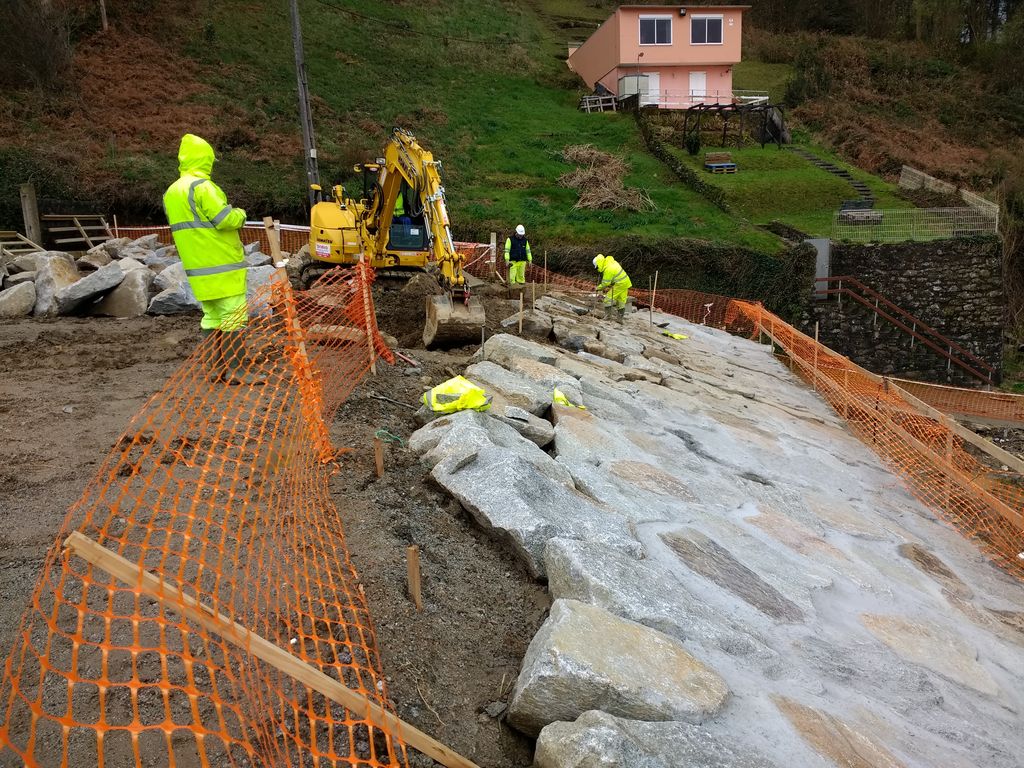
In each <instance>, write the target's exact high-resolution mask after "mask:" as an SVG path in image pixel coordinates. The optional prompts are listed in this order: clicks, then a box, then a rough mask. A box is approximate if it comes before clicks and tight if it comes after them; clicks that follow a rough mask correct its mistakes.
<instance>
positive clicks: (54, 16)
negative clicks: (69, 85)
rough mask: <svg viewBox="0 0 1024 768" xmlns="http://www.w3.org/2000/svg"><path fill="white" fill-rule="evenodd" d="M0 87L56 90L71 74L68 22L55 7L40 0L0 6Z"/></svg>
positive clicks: (8, 0) (10, 1)
mask: <svg viewBox="0 0 1024 768" xmlns="http://www.w3.org/2000/svg"><path fill="white" fill-rule="evenodd" d="M0 51H3V52H4V59H5V62H4V66H3V67H0V86H5V87H10V88H23V87H26V86H31V87H36V88H44V89H47V90H56V89H58V88H60V87H61V86H62V85H63V84H64V82H65V80H66V79H67V76H68V74H69V72H70V70H71V44H70V41H69V29H68V19H67V16H66V14H65V12H64V11H63V10H62V9H60V8H59V7H58V4H52V5H51V4H50V3H47V4H46V5H45V6H44V4H43V3H42V2H41V0H4V2H2V3H0Z"/></svg>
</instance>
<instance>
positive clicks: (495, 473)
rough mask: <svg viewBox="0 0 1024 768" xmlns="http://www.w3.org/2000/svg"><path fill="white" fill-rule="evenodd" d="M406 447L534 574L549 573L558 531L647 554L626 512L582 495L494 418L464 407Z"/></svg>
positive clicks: (551, 463)
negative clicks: (547, 556) (547, 553)
mask: <svg viewBox="0 0 1024 768" xmlns="http://www.w3.org/2000/svg"><path fill="white" fill-rule="evenodd" d="M409 445H410V448H412V450H414V451H416V452H417V453H422V454H423V460H424V461H425V462H427V463H428V464H430V463H433V469H432V470H431V477H432V478H433V479H434V481H435V482H437V483H438V484H439V485H440V486H441V487H443V488H445V489H446V490H447V491H448V492H449V493H450V494H451V495H452V496H454V497H455V498H456V499H458V500H459V502H461V504H462V506H463V507H465V508H466V509H467V510H468V511H469V513H470V514H471V515H472V516H473V517H474V519H476V521H477V522H478V523H479V524H480V525H481V527H483V528H484V529H485V530H488V531H491V532H493V533H494V534H495V535H496V536H498V537H499V538H502V539H503V540H505V541H507V542H508V543H509V544H510V546H511V548H512V550H513V551H514V552H515V553H516V554H517V555H518V556H519V557H520V558H521V559H522V560H523V562H524V563H525V564H526V566H527V568H528V569H529V571H530V572H531V574H533V575H534V576H536V577H543V576H544V545H545V544H546V543H547V541H548V539H551V538H553V537H555V536H560V537H563V538H578V539H587V540H590V541H595V542H598V543H602V544H604V545H606V546H608V547H611V548H613V549H618V550H621V551H625V552H628V553H630V554H633V555H635V556H640V555H641V554H642V553H643V548H642V547H641V546H640V543H639V542H638V541H637V540H636V538H635V537H634V536H633V534H632V532H631V530H630V527H629V524H628V521H627V520H626V518H624V517H622V516H621V515H618V514H617V513H616V512H615V511H613V510H610V509H605V508H602V507H599V506H597V505H595V504H594V503H593V502H592V501H591V500H590V499H588V498H587V497H586V496H584V495H583V494H581V493H579V491H577V490H576V488H575V487H574V486H573V484H572V477H571V476H570V475H569V473H568V471H567V470H566V469H565V467H563V466H562V465H561V464H559V463H558V462H556V461H554V460H553V459H552V458H551V457H550V456H548V455H547V454H546V453H544V451H542V450H541V449H540V448H538V447H537V446H536V445H535V444H534V443H532V442H530V441H529V440H527V439H526V438H524V437H522V436H521V435H519V434H518V433H517V432H516V431H515V430H514V429H512V428H511V427H509V426H507V425H505V424H502V423H501V422H500V421H498V420H496V419H493V418H490V417H489V416H486V415H485V414H482V413H477V412H475V411H463V412H462V413H458V414H455V415H453V416H450V417H445V418H443V419H438V420H436V421H433V422H431V423H430V424H427V425H426V426H425V427H423V428H422V429H420V430H418V431H417V432H416V433H414V435H413V437H412V438H410V443H409Z"/></svg>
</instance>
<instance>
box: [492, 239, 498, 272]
mask: <svg viewBox="0 0 1024 768" xmlns="http://www.w3.org/2000/svg"><path fill="white" fill-rule="evenodd" d="M497 273H498V233H497V232H491V277H492V278H493V277H494V276H495V275H496V274H497Z"/></svg>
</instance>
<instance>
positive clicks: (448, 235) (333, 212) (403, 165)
mask: <svg viewBox="0 0 1024 768" xmlns="http://www.w3.org/2000/svg"><path fill="white" fill-rule="evenodd" d="M440 169H441V163H440V162H439V161H437V160H434V157H433V155H432V154H431V153H430V152H428V151H427V150H425V149H423V147H421V146H420V144H419V142H417V141H416V137H415V136H413V135H412V134H411V133H410V132H409V131H407V130H404V129H401V128H396V129H395V131H394V133H393V134H392V136H391V139H390V140H389V141H388V144H387V146H386V147H385V148H384V155H383V157H381V158H378V160H377V162H374V163H362V164H360V165H357V166H355V171H356V173H358V174H360V175H361V176H362V180H363V194H362V197H361V198H359V199H358V200H356V199H354V198H352V197H349V196H347V195H346V192H345V189H344V188H343V187H341V186H336V187H334V189H333V191H332V196H331V199H330V200H322V199H319V197H320V187H319V185H317V184H313V185H311V186H312V189H313V191H314V192H315V193H316V194H317V197H318V201H317V202H315V203H314V204H313V207H312V211H311V214H310V220H311V221H310V235H309V255H310V257H311V258H312V259H313V263H312V264H310V265H309V266H308V267H307V268H306V271H305V274H304V280H305V281H306V282H311V281H312V280H315V279H316V277H318V276H319V274H322V273H323V272H324V271H326V270H327V269H330V268H332V267H334V266H335V265H338V264H356V263H357V262H359V260H360V259H361V258H362V259H363V260H365V261H366V263H367V264H369V265H370V266H372V267H373V268H374V269H375V270H380V271H383V272H384V274H386V275H388V276H396V275H397V276H411V275H412V274H415V273H416V272H429V273H432V274H434V275H435V276H436V277H437V280H438V283H440V285H441V288H442V289H443V294H442V295H440V296H428V297H427V306H426V322H425V324H424V328H423V343H424V344H425V345H426V346H427V347H428V348H430V347H434V346H458V345H460V344H465V343H468V342H471V341H474V340H475V339H477V338H478V337H479V335H480V328H481V327H482V326H483V325H484V322H485V320H486V316H485V312H484V308H483V304H482V303H481V302H480V300H479V299H478V298H476V297H475V296H471V295H470V290H469V286H468V285H467V283H466V278H467V275H466V273H464V271H463V256H462V254H460V253H458V252H457V251H456V250H455V243H454V241H453V240H452V232H451V224H450V222H449V219H448V208H447V205H446V204H445V194H444V186H443V185H442V184H441V174H440Z"/></svg>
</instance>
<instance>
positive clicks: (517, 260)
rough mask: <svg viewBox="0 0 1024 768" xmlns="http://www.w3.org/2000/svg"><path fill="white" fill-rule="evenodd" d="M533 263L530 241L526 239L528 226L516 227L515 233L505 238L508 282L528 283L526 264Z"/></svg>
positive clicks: (515, 283) (510, 283) (516, 283)
mask: <svg viewBox="0 0 1024 768" xmlns="http://www.w3.org/2000/svg"><path fill="white" fill-rule="evenodd" d="M532 263H533V252H532V251H531V250H530V241H529V240H527V239H526V227H524V226H523V225H522V224H520V225H518V226H517V227H516V231H515V234H513V235H511V236H510V237H507V238H505V266H506V267H508V284H509V285H525V284H526V265H527V264H532Z"/></svg>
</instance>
